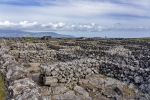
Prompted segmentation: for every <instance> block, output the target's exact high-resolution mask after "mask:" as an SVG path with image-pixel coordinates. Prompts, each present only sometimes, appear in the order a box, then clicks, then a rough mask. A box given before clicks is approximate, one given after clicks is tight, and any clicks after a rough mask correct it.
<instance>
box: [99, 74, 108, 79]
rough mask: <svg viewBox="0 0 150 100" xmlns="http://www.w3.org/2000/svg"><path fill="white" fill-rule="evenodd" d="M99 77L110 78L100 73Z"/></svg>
mask: <svg viewBox="0 0 150 100" xmlns="http://www.w3.org/2000/svg"><path fill="white" fill-rule="evenodd" d="M99 78H103V79H106V78H108V76H105V75H100V76H99Z"/></svg>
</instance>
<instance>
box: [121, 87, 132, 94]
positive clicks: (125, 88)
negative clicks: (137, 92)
mask: <svg viewBox="0 0 150 100" xmlns="http://www.w3.org/2000/svg"><path fill="white" fill-rule="evenodd" d="M123 92H124V93H125V94H126V95H133V94H134V89H133V88H128V87H127V86H123Z"/></svg>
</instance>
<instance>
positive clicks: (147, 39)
mask: <svg viewBox="0 0 150 100" xmlns="http://www.w3.org/2000/svg"><path fill="white" fill-rule="evenodd" d="M129 40H134V41H135V40H137V41H150V38H129Z"/></svg>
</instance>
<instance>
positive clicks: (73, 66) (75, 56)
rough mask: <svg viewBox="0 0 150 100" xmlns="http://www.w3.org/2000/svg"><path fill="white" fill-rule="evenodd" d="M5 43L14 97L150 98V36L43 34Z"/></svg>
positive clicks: (4, 66) (4, 65)
mask: <svg viewBox="0 0 150 100" xmlns="http://www.w3.org/2000/svg"><path fill="white" fill-rule="evenodd" d="M0 43H1V44H0V58H1V60H0V71H1V73H2V76H3V79H4V83H5V85H6V87H7V97H6V99H8V100H12V99H14V100H23V99H31V100H35V99H37V100H50V99H52V100H53V99H54V100H93V99H94V100H121V99H122V100H123V99H127V100H134V99H135V100H149V99H150V42H148V41H140V40H138V39H94V38H93V39H90V38H87V39H86V38H51V37H48V38H47V37H43V38H35V39H34V40H32V41H28V40H26V39H25V38H0ZM98 80H99V81H98ZM111 82H113V83H112V84H110V85H108V84H109V83H111ZM100 83H101V84H100ZM114 84H115V85H114ZM105 85H106V86H105ZM125 86H126V90H125V88H124V87H125ZM107 88H108V90H109V91H106V90H107ZM59 89H60V90H59ZM132 89H133V90H134V92H135V93H134V95H133V94H132V92H133V91H132V92H131V91H129V90H132ZM98 91H99V92H98ZM110 91H113V92H111V93H109V92H110ZM107 92H108V93H107ZM115 92H116V93H117V95H115V94H113V93H115ZM122 92H123V93H122ZM126 92H127V94H128V95H127V94H126ZM96 94H99V96H97V95H96ZM109 94H111V95H109ZM135 95H136V96H135ZM73 98H74V99H73Z"/></svg>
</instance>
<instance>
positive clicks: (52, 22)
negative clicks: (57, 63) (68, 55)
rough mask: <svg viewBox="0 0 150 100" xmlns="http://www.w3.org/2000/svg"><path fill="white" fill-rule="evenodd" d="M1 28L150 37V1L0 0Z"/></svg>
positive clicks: (82, 34) (87, 34)
mask: <svg viewBox="0 0 150 100" xmlns="http://www.w3.org/2000/svg"><path fill="white" fill-rule="evenodd" d="M0 29H1V30H3V29H5V30H7V29H12V30H25V31H53V32H57V33H60V34H69V35H74V36H93V37H95V36H107V37H146V36H150V0H0Z"/></svg>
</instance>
